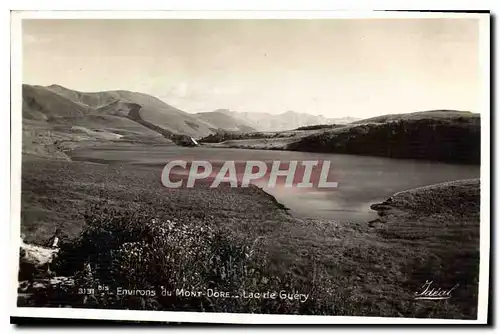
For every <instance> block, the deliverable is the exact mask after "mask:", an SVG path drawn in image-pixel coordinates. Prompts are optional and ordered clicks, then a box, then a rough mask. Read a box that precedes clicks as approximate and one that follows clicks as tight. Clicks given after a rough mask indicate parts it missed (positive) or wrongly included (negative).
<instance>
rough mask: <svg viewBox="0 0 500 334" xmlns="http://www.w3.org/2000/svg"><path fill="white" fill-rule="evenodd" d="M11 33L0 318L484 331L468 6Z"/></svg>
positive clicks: (481, 121) (161, 17)
mask: <svg viewBox="0 0 500 334" xmlns="http://www.w3.org/2000/svg"><path fill="white" fill-rule="evenodd" d="M11 31H12V49H11V55H12V56H11V61H12V72H11V73H12V81H11V91H12V110H11V120H12V123H11V127H12V180H11V181H12V183H11V184H12V186H11V196H12V216H11V231H12V235H11V252H12V253H11V256H12V257H13V259H15V261H13V266H12V268H10V270H11V276H12V285H11V286H10V288H9V296H10V297H11V300H12V312H11V315H12V316H16V317H42V318H76V319H110V320H131V321H159V322H200V323H247V324H262V323H265V324H269V323H279V324H295V323H307V324H320V323H321V324H374V323H377V324H409V323H415V324H429V323H431V324H456V323H458V324H484V323H486V322H487V311H488V291H489V290H488V280H489V267H488V264H489V256H490V254H489V241H490V100H489V90H490V87H489V80H490V73H489V70H490V59H489V54H490V52H489V50H490V16H489V13H451V12H448V13H440V12H425V13H424V12H384V11H374V12H342V11H338V12H328V11H325V12H315V11H309V12H279V11H274V12H258V11H251V12H241V11H240V12H231V11H221V12H218V11H209V12H208V11H207V12H202V11H200V12H198V11H187V12H176V11H166V12H154V11H151V12H118V11H117V12H114V11H107V12H85V11H82V12H77V11H74V12H72V11H64V12H57V11H54V12H50V11H45V12H44V11H38V12H29V11H26V12H23V11H18V12H13V13H12V30H11ZM144 311H147V312H144Z"/></svg>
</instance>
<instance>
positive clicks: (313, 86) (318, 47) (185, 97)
mask: <svg viewBox="0 0 500 334" xmlns="http://www.w3.org/2000/svg"><path fill="white" fill-rule="evenodd" d="M22 27H23V28H22V29H23V43H22V47H23V82H24V83H27V84H34V85H50V84H59V85H62V86H65V87H67V88H71V89H75V90H79V91H84V92H95V91H103V90H115V89H125V90H130V91H136V92H141V93H146V94H151V95H154V96H156V97H158V98H160V99H162V100H163V101H165V102H166V103H168V104H170V105H173V106H175V107H177V108H180V109H182V110H184V111H186V112H191V113H193V112H207V111H213V110H215V109H220V108H223V109H231V110H235V111H246V112H268V113H271V114H279V113H283V112H286V111H289V110H292V111H296V112H303V113H310V114H314V115H323V116H325V117H331V118H335V117H345V116H352V117H359V118H367V117H372V116H377V115H383V114H391V113H407V112H415V111H423V110H433V109H456V110H468V111H473V112H479V94H480V67H479V52H478V37H479V36H478V35H479V32H478V22H477V20H475V19H314V20H313V19H309V20H207V19H205V20H139V19H136V20H42V19H29V20H28V19H25V20H23V26H22Z"/></svg>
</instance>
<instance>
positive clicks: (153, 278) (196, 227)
mask: <svg viewBox="0 0 500 334" xmlns="http://www.w3.org/2000/svg"><path fill="white" fill-rule="evenodd" d="M85 220H86V222H87V226H86V228H85V229H84V231H83V232H82V233H81V235H80V237H79V238H78V239H77V240H75V241H74V242H71V243H68V244H66V245H63V247H62V248H61V251H60V256H59V258H58V262H57V263H56V268H57V269H56V270H57V272H58V274H59V275H66V276H73V277H75V281H76V282H77V284H76V285H75V289H74V291H69V292H67V293H68V294H69V295H71V294H72V295H73V296H74V295H75V294H80V295H81V298H80V299H78V300H77V301H74V298H69V296H68V301H69V300H71V304H70V306H72V307H97V308H117V309H122V308H125V309H147V310H183V311H213V312H257V313H291V314H297V313H300V314H318V313H322V314H332V312H333V304H331V303H330V301H329V300H328V298H329V297H330V296H333V295H334V294H333V292H332V291H328V288H327V286H328V285H329V283H328V277H327V275H325V272H324V270H322V269H319V268H320V267H319V266H315V268H318V269H317V270H314V272H309V273H305V274H304V273H302V274H301V275H297V274H296V272H295V269H294V266H293V264H292V265H291V266H290V267H289V268H288V269H287V270H285V271H284V272H283V268H281V269H279V268H278V267H279V266H278V267H277V266H273V265H272V264H271V262H270V259H271V258H270V256H269V254H267V253H266V252H265V250H264V249H263V248H262V247H260V246H259V242H258V240H256V241H255V242H253V243H252V244H243V243H242V242H241V241H239V240H236V239H235V238H233V237H232V236H231V233H230V231H227V230H224V229H222V228H220V227H218V225H217V224H216V223H213V222H212V223H209V222H206V221H201V220H200V221H183V220H179V219H170V218H169V217H156V216H155V215H154V214H153V212H152V210H149V209H147V208H144V209H143V210H134V211H129V210H117V209H109V208H104V209H101V208H98V207H95V208H92V209H90V210H89V212H88V213H87V214H86V215H85ZM311 261H314V258H311ZM280 270H281V271H280ZM89 289H90V290H89ZM92 289H93V290H92ZM181 289H184V291H194V292H197V291H201V292H206V291H207V290H208V289H212V290H214V291H219V292H229V294H230V295H231V297H230V298H221V297H219V298H217V297H211V296H207V295H199V296H198V295H194V296H186V295H184V296H183V295H179V294H178V293H176V292H179V291H181ZM125 290H126V291H127V293H126V294H124V293H123V292H124V291H125ZM281 290H283V291H285V292H287V293H292V292H294V291H297V292H299V293H307V294H310V296H309V298H308V299H307V301H306V302H303V303H300V302H298V301H291V300H283V299H280V298H276V299H248V298H241V297H242V292H243V291H246V292H247V294H248V293H249V292H266V291H270V292H273V291H274V292H276V293H279V291H281ZM89 291H90V292H89ZM236 295H237V296H239V297H238V298H236V297H232V296H236ZM60 300H61V298H60V297H59V298H58V301H59V305H52V306H61V304H60ZM337 307H338V305H337Z"/></svg>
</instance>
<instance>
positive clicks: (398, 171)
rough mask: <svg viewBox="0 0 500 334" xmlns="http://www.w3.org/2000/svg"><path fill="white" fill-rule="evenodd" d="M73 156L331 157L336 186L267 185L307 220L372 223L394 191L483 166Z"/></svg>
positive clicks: (81, 153) (140, 149) (186, 151)
mask: <svg viewBox="0 0 500 334" xmlns="http://www.w3.org/2000/svg"><path fill="white" fill-rule="evenodd" d="M72 157H73V159H74V160H89V161H95V162H103V163H112V162H120V163H130V164H140V165H151V166H158V167H160V166H162V165H164V164H165V163H166V162H167V161H170V160H177V159H184V160H210V161H226V160H236V161H247V160H260V161H273V160H281V161H291V160H298V161H304V160H324V161H326V160H328V161H330V164H331V165H330V166H331V168H330V170H331V171H333V173H334V175H335V181H337V182H338V188H335V189H329V190H322V191H318V189H300V190H298V189H295V188H293V189H291V188H273V189H265V190H266V191H267V192H268V193H270V194H271V195H273V196H275V197H276V199H277V200H278V201H279V202H280V203H283V204H284V205H285V206H287V207H288V208H290V209H291V210H290V212H291V213H292V214H294V215H297V216H300V217H304V218H318V219H321V218H324V219H330V220H339V221H369V220H372V219H374V218H376V216H377V215H376V212H374V211H373V210H371V209H370V205H371V204H374V203H379V202H382V201H384V200H385V199H387V198H388V197H390V196H391V195H392V194H394V193H396V192H399V191H403V190H408V189H412V188H416V187H421V186H425V185H430V184H435V183H439V182H444V181H452V180H462V179H470V178H478V177H479V175H480V173H479V170H480V168H479V166H470V165H454V164H445V163H437V162H427V161H418V160H406V159H390V158H381V157H369V156H356V155H344V154H322V153H309V152H290V151H265V150H247V149H226V148H205V147H194V148H188V147H179V146H137V147H134V146H124V147H111V146H109V147H99V148H85V149H78V150H75V151H73V152H72Z"/></svg>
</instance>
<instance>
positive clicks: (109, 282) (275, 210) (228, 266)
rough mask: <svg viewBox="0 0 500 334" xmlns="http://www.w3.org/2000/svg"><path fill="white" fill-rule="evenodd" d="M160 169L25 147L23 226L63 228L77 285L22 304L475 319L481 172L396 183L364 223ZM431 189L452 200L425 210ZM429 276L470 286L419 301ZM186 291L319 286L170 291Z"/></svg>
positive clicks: (42, 235)
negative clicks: (178, 180)
mask: <svg viewBox="0 0 500 334" xmlns="http://www.w3.org/2000/svg"><path fill="white" fill-rule="evenodd" d="M160 175H161V168H154V167H147V166H131V165H128V164H124V163H115V164H97V163H89V162H83V161H54V160H46V159H36V158H30V157H26V156H25V157H24V160H23V171H22V212H21V220H22V224H21V230H22V231H21V232H22V233H23V234H24V235H25V240H26V241H27V242H30V243H34V244H44V243H45V242H46V240H47V239H48V238H50V236H51V235H52V234H53V232H54V230H55V228H57V227H59V228H60V229H61V230H62V231H63V234H64V235H63V238H62V246H61V252H60V255H59V257H58V259H57V261H56V263H55V264H54V268H55V272H56V274H57V275H58V276H65V277H71V278H72V279H74V281H75V282H76V283H75V284H74V285H73V286H70V287H65V288H61V287H58V286H50V287H47V288H46V289H44V290H40V291H38V290H37V291H36V292H35V293H34V295H33V298H31V299H28V300H23V301H22V303H23V305H27V306H46V307H61V306H71V307H91V308H113V309H147V310H189V311H201V312H204V311H205V312H246V313H283V314H322V315H350V316H391V317H424V318H427V317H432V318H456V319H474V318H476V310H477V284H478V265H479V261H478V258H479V205H478V203H479V183H478V182H477V181H470V182H468V183H466V184H462V183H456V184H451V185H450V184H447V185H443V186H441V187H437V188H426V189H425V191H424V192H422V191H421V190H418V191H417V192H415V193H414V192H411V191H410V192H408V193H404V194H402V195H397V196H395V197H394V199H392V200H390V201H388V202H385V203H381V204H379V206H375V207H374V208H375V209H376V210H377V211H379V213H380V218H379V219H377V220H376V221H372V222H364V223H360V222H350V221H333V220H320V219H301V218H298V217H293V216H291V215H290V214H288V213H287V210H285V209H284V208H282V207H280V206H279V205H277V203H276V201H275V199H274V198H273V197H271V196H270V195H268V194H266V193H264V192H263V191H262V190H260V189H259V188H257V187H250V188H230V187H224V186H222V187H219V188H209V187H208V185H203V184H200V185H198V186H197V187H196V188H194V189H193V188H191V189H187V188H178V189H167V188H164V187H162V186H161V182H160ZM450 186H451V187H454V188H453V191H449V190H450ZM429 198H430V199H431V200H432V201H433V202H434V199H435V198H441V199H449V200H441V201H440V202H437V203H436V205H434V206H426V208H427V209H426V210H422V207H423V206H422V205H419V203H420V204H421V203H424V202H425V199H429ZM453 198H459V200H453ZM415 203H416V204H415ZM33 279H36V278H35V277H34V278H33ZM426 280H432V281H433V282H434V284H435V285H436V286H440V287H442V288H443V289H444V288H450V287H451V286H453V285H455V284H456V283H459V288H457V289H456V290H455V291H454V292H453V296H452V297H451V298H450V299H447V300H440V301H433V300H415V299H414V295H415V292H417V291H419V290H420V288H421V287H422V285H423V284H424V283H425V281H426ZM82 289H84V290H82ZM92 289H94V290H92ZM118 289H121V291H123V290H127V291H138V290H140V291H146V290H147V291H154V293H153V292H150V293H149V294H148V295H147V296H146V295H141V293H130V294H129V293H127V294H126V295H124V294H122V293H120V294H119V293H117V291H118ZM176 289H185V290H190V291H194V292H196V291H207V290H208V289H210V290H216V291H226V292H228V293H230V294H231V296H233V295H238V296H242V295H243V293H244V292H246V293H247V294H248V293H257V292H273V291H275V292H278V293H279V292H280V291H285V293H291V294H304V295H305V294H307V295H308V298H307V300H306V301H305V302H300V301H298V300H281V299H263V298H261V299H258V298H217V297H214V296H211V297H209V296H207V295H202V296H196V295H195V296H185V295H184V296H178V295H176V294H175V293H174V294H173V295H172V296H169V295H166V296H163V295H162V291H163V290H167V291H175V290H176ZM82 291H84V293H82ZM85 291H93V292H94V293H90V294H87V293H85ZM110 291H111V292H113V293H112V294H111V293H109V292H110ZM96 292H98V293H96Z"/></svg>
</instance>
